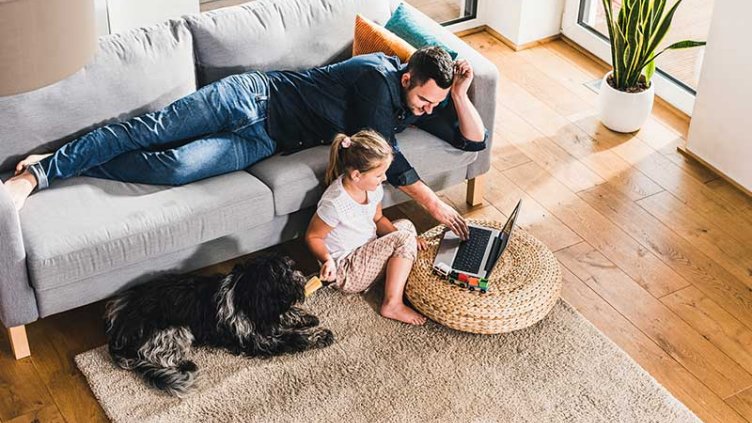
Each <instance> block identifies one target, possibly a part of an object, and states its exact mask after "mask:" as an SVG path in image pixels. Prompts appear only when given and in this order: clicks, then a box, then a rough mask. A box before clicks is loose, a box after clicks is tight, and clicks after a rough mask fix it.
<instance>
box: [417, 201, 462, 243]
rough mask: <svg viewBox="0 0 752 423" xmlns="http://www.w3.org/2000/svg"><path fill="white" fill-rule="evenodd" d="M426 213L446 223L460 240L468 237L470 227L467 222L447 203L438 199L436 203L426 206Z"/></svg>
mask: <svg viewBox="0 0 752 423" xmlns="http://www.w3.org/2000/svg"><path fill="white" fill-rule="evenodd" d="M427 210H428V213H430V214H431V216H433V218H434V219H436V220H438V221H439V223H443V224H444V225H446V227H447V228H449V230H451V231H452V232H454V233H455V234H457V236H459V237H460V239H462V240H466V239H468V238H470V229H468V227H467V222H465V219H463V218H462V216H460V214H459V213H458V212H457V210H455V209H454V208H452V206H450V205H449V204H447V203H445V202H443V201H441V200H439V201H436V203H435V204H434V205H433V206H431V207H429V208H427Z"/></svg>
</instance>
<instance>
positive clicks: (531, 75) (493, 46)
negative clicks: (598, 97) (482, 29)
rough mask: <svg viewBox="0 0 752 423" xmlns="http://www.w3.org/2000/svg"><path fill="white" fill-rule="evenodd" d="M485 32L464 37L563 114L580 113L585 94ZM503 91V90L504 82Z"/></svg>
mask: <svg viewBox="0 0 752 423" xmlns="http://www.w3.org/2000/svg"><path fill="white" fill-rule="evenodd" d="M485 35H486V34H482V33H479V34H473V35H469V36H467V37H465V38H463V39H464V40H465V41H466V42H467V43H468V44H469V45H470V46H472V47H474V48H475V49H476V50H478V51H480V52H481V53H482V54H483V55H484V56H486V57H487V58H488V59H490V60H491V61H492V62H494V63H495V64H496V65H497V66H498V67H499V68H500V69H504V76H505V77H507V78H509V79H512V80H514V81H516V82H517V83H518V84H519V85H520V86H522V87H523V88H524V89H526V90H528V91H529V92H530V93H531V94H533V95H535V96H536V97H538V98H539V99H541V100H542V101H543V102H545V103H546V104H548V105H550V106H552V107H553V108H554V109H555V110H557V111H559V112H561V113H562V114H563V115H564V116H566V115H568V114H571V113H577V112H578V111H580V110H581V109H582V107H583V102H584V100H582V98H580V97H579V96H578V95H577V94H575V93H574V92H572V91H570V90H569V89H567V88H566V87H564V86H562V85H561V84H559V83H558V82H557V81H556V80H555V79H554V78H552V77H551V76H549V75H548V74H547V73H544V72H541V71H540V70H539V69H537V68H536V67H535V66H533V65H532V64H530V63H528V62H527V61H526V60H525V59H524V58H522V57H520V56H519V55H517V54H514V52H513V51H512V50H511V49H510V48H509V47H507V46H505V45H504V44H503V43H501V41H498V40H495V39H488V38H487V37H485ZM500 92H501V93H502V94H503V92H504V90H503V86H501V91H500Z"/></svg>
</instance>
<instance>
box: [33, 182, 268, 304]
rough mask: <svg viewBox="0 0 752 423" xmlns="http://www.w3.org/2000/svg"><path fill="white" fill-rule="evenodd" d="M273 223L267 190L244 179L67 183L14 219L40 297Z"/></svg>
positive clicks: (41, 196) (38, 195)
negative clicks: (174, 184)
mask: <svg viewBox="0 0 752 423" xmlns="http://www.w3.org/2000/svg"><path fill="white" fill-rule="evenodd" d="M273 217H274V206H273V202H272V193H271V191H270V190H269V188H268V187H267V186H266V185H264V184H263V183H262V182H261V181H259V180H258V179H256V178H254V177H253V176H251V175H249V174H248V173H247V172H233V173H230V174H227V175H222V176H217V177H214V178H209V179H205V180H202V181H198V182H194V183H191V184H188V185H184V186H180V187H167V186H157V185H141V184H129V183H122V182H115V181H109V180H104V179H96V178H84V177H80V178H71V179H68V180H65V181H60V182H57V183H55V184H54V186H53V187H52V189H49V190H44V191H40V192H38V193H36V194H34V195H32V196H31V197H29V199H28V200H27V203H26V205H25V206H24V208H23V209H22V210H21V213H20V218H21V227H22V231H23V238H24V243H25V246H26V253H27V256H26V260H27V266H28V269H29V279H30V280H31V282H32V285H33V286H34V287H35V288H36V289H37V290H38V291H40V290H47V289H52V288H57V287H61V286H64V285H67V284H70V283H73V282H76V281H78V280H81V279H84V278H89V277H92V276H95V275H98V274H103V273H106V272H110V271H113V270H115V269H118V268H123V267H125V266H132V265H134V264H136V263H139V262H142V261H145V260H150V259H154V258H156V257H159V256H161V255H164V254H168V253H171V252H173V251H177V250H180V249H184V248H186V247H189V246H192V245H196V244H199V243H203V242H205V241H209V240H212V239H215V238H219V237H222V236H225V235H228V234H230V233H234V232H236V231H239V230H246V229H249V228H252V227H254V226H257V225H261V224H264V223H267V222H269V221H271V220H272V219H273ZM158 270H161V271H164V270H168V269H155V271H158Z"/></svg>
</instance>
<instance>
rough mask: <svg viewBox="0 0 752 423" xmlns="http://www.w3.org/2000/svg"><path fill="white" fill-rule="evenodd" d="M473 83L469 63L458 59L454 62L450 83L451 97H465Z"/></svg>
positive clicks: (471, 68)
mask: <svg viewBox="0 0 752 423" xmlns="http://www.w3.org/2000/svg"><path fill="white" fill-rule="evenodd" d="M472 82H473V67H472V66H470V62H468V61H467V60H465V59H460V60H457V61H456V62H454V80H453V81H452V94H453V95H466V94H467V90H468V89H469V88H470V83H472Z"/></svg>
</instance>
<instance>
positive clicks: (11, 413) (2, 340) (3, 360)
mask: <svg viewBox="0 0 752 423" xmlns="http://www.w3.org/2000/svg"><path fill="white" fill-rule="evenodd" d="M0 345H1V346H2V350H0V421H10V420H12V419H14V418H16V417H18V416H22V415H26V414H29V413H34V412H36V411H38V410H41V409H43V408H45V407H49V406H53V407H54V402H53V400H52V397H51V396H50V394H49V392H47V388H45V385H44V383H43V381H42V379H41V377H40V376H39V373H37V371H36V369H35V368H34V364H33V363H32V361H31V358H28V357H27V358H24V359H21V360H16V359H15V358H14V357H13V354H12V353H11V351H10V344H9V342H8V338H7V336H6V331H5V330H2V331H0Z"/></svg>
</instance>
